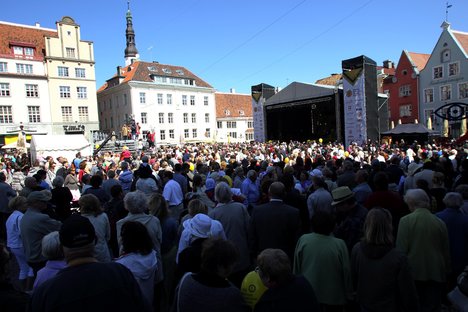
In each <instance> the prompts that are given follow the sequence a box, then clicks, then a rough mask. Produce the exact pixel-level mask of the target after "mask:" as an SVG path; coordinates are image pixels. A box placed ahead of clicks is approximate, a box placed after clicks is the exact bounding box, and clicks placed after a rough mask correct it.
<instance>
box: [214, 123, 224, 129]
mask: <svg viewBox="0 0 468 312" xmlns="http://www.w3.org/2000/svg"><path fill="white" fill-rule="evenodd" d="M216 127H217V128H218V129H223V122H222V121H217V122H216Z"/></svg>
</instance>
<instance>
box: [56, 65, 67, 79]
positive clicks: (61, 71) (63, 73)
mask: <svg viewBox="0 0 468 312" xmlns="http://www.w3.org/2000/svg"><path fill="white" fill-rule="evenodd" d="M57 70H58V75H59V77H68V76H69V73H68V67H63V66H59V67H57Z"/></svg>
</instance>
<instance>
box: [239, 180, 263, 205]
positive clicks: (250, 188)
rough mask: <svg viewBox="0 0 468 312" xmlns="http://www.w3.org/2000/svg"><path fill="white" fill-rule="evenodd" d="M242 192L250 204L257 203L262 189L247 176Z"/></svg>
mask: <svg viewBox="0 0 468 312" xmlns="http://www.w3.org/2000/svg"><path fill="white" fill-rule="evenodd" d="M241 192H242V194H244V196H245V198H246V199H247V202H248V203H249V204H255V203H256V202H258V200H259V198H260V190H259V189H258V187H257V184H256V183H255V182H252V180H250V179H249V178H246V179H245V180H244V181H243V182H242V185H241Z"/></svg>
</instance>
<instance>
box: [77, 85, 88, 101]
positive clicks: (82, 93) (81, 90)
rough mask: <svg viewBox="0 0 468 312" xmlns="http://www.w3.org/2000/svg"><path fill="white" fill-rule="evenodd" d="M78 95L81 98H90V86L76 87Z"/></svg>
mask: <svg viewBox="0 0 468 312" xmlns="http://www.w3.org/2000/svg"><path fill="white" fill-rule="evenodd" d="M76 95H77V97H78V98H79V99H87V98H88V88H86V87H76Z"/></svg>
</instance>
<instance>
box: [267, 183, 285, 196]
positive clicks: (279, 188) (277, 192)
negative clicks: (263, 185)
mask: <svg viewBox="0 0 468 312" xmlns="http://www.w3.org/2000/svg"><path fill="white" fill-rule="evenodd" d="M268 193H269V194H270V198H274V199H282V198H283V195H284V184H283V183H281V182H273V183H272V184H271V185H270V188H269V189H268Z"/></svg>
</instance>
